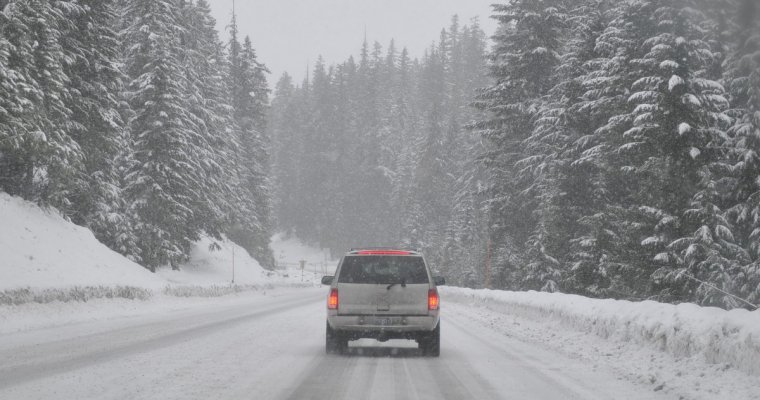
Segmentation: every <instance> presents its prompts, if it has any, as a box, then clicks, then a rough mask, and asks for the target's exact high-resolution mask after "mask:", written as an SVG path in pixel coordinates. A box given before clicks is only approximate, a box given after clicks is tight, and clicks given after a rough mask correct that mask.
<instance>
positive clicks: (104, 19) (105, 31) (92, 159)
mask: <svg viewBox="0 0 760 400" xmlns="http://www.w3.org/2000/svg"><path fill="white" fill-rule="evenodd" d="M58 4H59V7H60V8H61V13H62V15H63V16H64V17H65V18H66V20H67V21H68V23H67V24H65V25H64V27H65V29H64V30H63V31H62V34H61V37H60V41H61V45H62V47H63V51H64V52H65V53H66V54H67V57H66V60H67V61H66V62H65V63H64V64H63V65H62V67H63V69H64V72H65V73H66V75H67V76H68V78H69V83H68V89H69V92H70V93H71V97H70V99H69V101H68V103H67V104H68V107H69V108H70V109H71V123H70V124H69V127H70V130H69V134H70V135H71V137H72V139H73V140H75V141H76V142H77V143H78V145H79V146H80V148H81V149H82V152H83V153H84V155H85V158H84V168H83V169H82V170H81V171H79V173H80V176H79V177H78V179H77V183H78V184H77V185H75V186H73V187H71V188H70V190H71V191H72V200H73V201H72V207H71V218H72V221H73V222H74V223H76V224H79V225H83V226H87V227H89V228H90V229H91V230H92V231H93V233H94V234H95V236H96V237H97V238H98V239H99V240H100V241H101V242H103V243H105V244H106V245H108V246H109V247H111V248H113V249H120V247H121V246H120V245H119V244H118V242H119V239H118V237H119V235H120V229H121V228H120V227H121V226H122V225H124V224H126V221H125V218H124V215H123V213H122V211H123V207H122V204H121V203H122V202H123V199H122V193H121V182H120V181H119V179H120V177H119V172H118V170H117V164H116V160H117V158H118V156H119V154H120V153H121V152H122V151H123V148H124V147H125V145H126V143H125V136H124V123H123V121H122V119H121V115H120V112H119V109H120V107H122V105H121V104H120V102H121V99H120V98H121V93H122V90H123V80H122V78H123V75H122V73H121V71H120V69H119V66H118V62H119V57H120V54H119V48H120V43H119V40H118V36H117V33H116V32H115V31H114V30H113V29H112V28H111V26H112V24H113V22H114V20H115V18H116V15H115V12H114V5H113V1H110V0H106V1H102V0H80V1H78V2H76V6H75V5H74V4H65V3H64V2H61V3H58Z"/></svg>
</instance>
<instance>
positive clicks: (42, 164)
mask: <svg viewBox="0 0 760 400" xmlns="http://www.w3.org/2000/svg"><path fill="white" fill-rule="evenodd" d="M77 7H78V6H77V5H75V4H72V3H69V2H55V3H51V2H49V1H47V0H19V1H15V2H13V3H12V4H8V5H7V6H6V7H5V8H4V9H3V14H4V15H3V17H2V22H0V23H1V24H2V28H1V29H2V30H3V33H4V35H3V37H4V40H3V43H4V44H3V47H4V48H5V50H4V52H5V55H4V56H3V57H6V60H7V63H8V64H7V65H6V66H5V67H4V68H7V69H8V73H9V75H8V78H6V79H14V78H17V79H19V81H18V85H19V87H18V91H16V90H14V89H11V88H10V86H15V85H16V82H14V81H9V82H8V83H9V84H10V85H9V87H8V88H6V89H4V90H8V91H11V92H13V91H15V92H16V93H15V94H14V93H9V95H10V96H12V97H10V98H9V101H8V105H10V106H11V108H9V109H7V110H8V111H7V112H8V123H9V126H8V128H9V130H8V131H6V132H7V133H5V132H4V133H3V134H0V135H2V136H5V137H4V138H3V139H4V140H2V141H3V144H0V146H2V148H5V150H4V151H3V150H0V151H2V152H3V153H6V154H4V161H2V163H3V164H7V165H8V172H9V175H10V176H8V177H6V178H5V182H7V186H8V189H9V192H10V193H12V194H19V195H22V196H23V197H24V198H26V199H27V200H32V201H37V202H40V203H42V204H47V205H51V206H54V207H57V208H59V209H60V210H61V211H62V212H63V213H64V214H67V215H68V214H71V212H72V205H73V203H72V198H73V195H72V188H74V187H76V186H80V184H81V183H80V182H79V178H80V177H81V173H80V172H81V171H82V168H83V161H84V154H83V153H82V149H81V148H80V147H79V145H78V144H77V143H76V142H75V141H74V140H73V139H72V137H71V136H70V135H69V133H70V130H71V127H72V124H73V123H72V121H71V119H70V117H71V110H70V109H69V108H68V105H67V101H68V100H70V98H71V92H70V91H69V90H68V83H69V79H68V77H67V76H66V74H65V72H64V71H63V63H64V62H65V61H66V57H67V55H66V53H65V52H64V50H63V48H62V47H61V35H62V30H63V29H65V27H66V25H67V24H68V20H67V19H66V16H65V15H64V13H63V11H64V10H69V9H75V8H77ZM6 35H7V36H6ZM5 38H7V39H5ZM20 57H23V59H22V58H20ZM21 90H23V92H21ZM14 103H15V104H14ZM19 118H21V119H19ZM0 123H2V122H0ZM10 124H12V125H10Z"/></svg>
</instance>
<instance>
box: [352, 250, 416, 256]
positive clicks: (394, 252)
mask: <svg viewBox="0 0 760 400" xmlns="http://www.w3.org/2000/svg"><path fill="white" fill-rule="evenodd" d="M356 254H358V255H360V256H408V255H411V254H412V253H411V252H410V251H404V250H361V251H359V252H357V253H356Z"/></svg>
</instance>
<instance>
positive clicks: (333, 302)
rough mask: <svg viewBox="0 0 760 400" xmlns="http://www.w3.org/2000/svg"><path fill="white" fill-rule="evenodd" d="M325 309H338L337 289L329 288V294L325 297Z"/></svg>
mask: <svg viewBox="0 0 760 400" xmlns="http://www.w3.org/2000/svg"><path fill="white" fill-rule="evenodd" d="M327 309H328V310H337V309H338V289H332V290H330V296H329V297H328V298H327Z"/></svg>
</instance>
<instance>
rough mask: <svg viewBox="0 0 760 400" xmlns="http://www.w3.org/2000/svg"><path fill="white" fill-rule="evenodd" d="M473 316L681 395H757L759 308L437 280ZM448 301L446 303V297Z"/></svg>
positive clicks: (515, 335)
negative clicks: (636, 300)
mask: <svg viewBox="0 0 760 400" xmlns="http://www.w3.org/2000/svg"><path fill="white" fill-rule="evenodd" d="M441 292H442V300H443V302H444V303H443V304H444V306H446V307H452V308H454V309H456V311H457V314H459V315H466V316H467V318H469V319H470V320H471V321H472V323H473V324H476V325H478V326H482V327H486V328H489V329H491V330H493V331H496V332H498V333H500V334H502V335H505V336H508V337H512V338H516V339H518V340H521V341H525V342H529V343H536V344H540V345H542V346H544V347H547V348H549V349H552V350H555V351H558V352H561V353H563V354H565V355H568V356H570V357H573V358H577V359H581V360H584V361H586V362H588V363H589V364H591V365H593V367H594V369H606V370H611V371H614V372H615V373H616V374H617V375H618V376H620V377H621V379H626V380H629V381H633V382H637V383H642V384H646V385H651V387H652V390H654V391H664V392H666V393H671V394H676V395H679V396H680V397H681V398H683V399H694V400H702V399H704V400H707V399H732V400H737V399H755V398H757V388H758V387H760V312H749V311H745V310H734V311H724V310H720V309H716V308H708V307H699V306H696V305H693V304H682V305H678V306H674V305H670V304H660V303H655V302H643V303H632V302H627V301H615V300H596V299H589V298H584V297H581V296H573V295H564V294H549V293H537V292H505V291H494V290H471V289H462V288H453V287H445V288H442V291H441ZM447 303H448V305H446V304H447Z"/></svg>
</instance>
